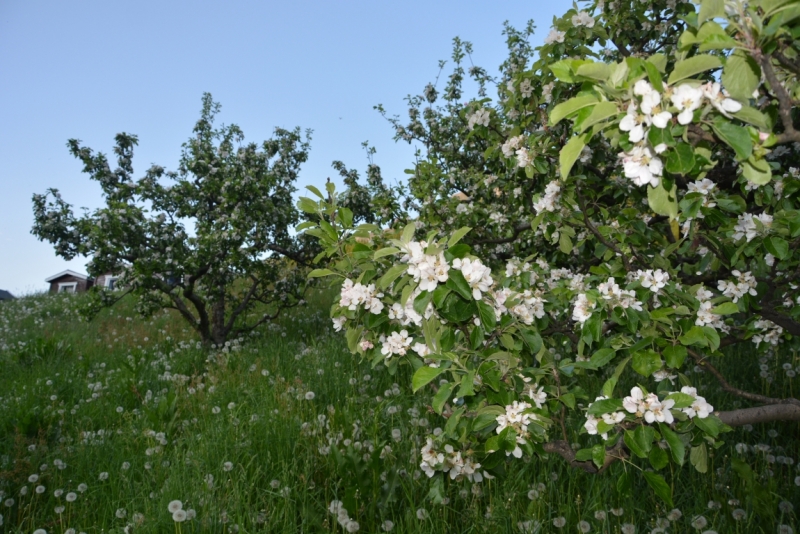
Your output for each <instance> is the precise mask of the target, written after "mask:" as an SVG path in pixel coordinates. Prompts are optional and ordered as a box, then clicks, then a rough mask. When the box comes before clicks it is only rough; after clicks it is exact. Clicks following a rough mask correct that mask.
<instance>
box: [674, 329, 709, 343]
mask: <svg viewBox="0 0 800 534" xmlns="http://www.w3.org/2000/svg"><path fill="white" fill-rule="evenodd" d="M678 341H680V342H681V345H687V346H688V345H700V346H703V347H705V346H706V345H707V344H708V341H707V340H706V335H705V333H704V332H703V329H702V328H700V327H699V326H693V327H692V328H691V329H690V330H689V331H688V332H686V333H685V334H683V335H682V336H680V337H679V338H678Z"/></svg>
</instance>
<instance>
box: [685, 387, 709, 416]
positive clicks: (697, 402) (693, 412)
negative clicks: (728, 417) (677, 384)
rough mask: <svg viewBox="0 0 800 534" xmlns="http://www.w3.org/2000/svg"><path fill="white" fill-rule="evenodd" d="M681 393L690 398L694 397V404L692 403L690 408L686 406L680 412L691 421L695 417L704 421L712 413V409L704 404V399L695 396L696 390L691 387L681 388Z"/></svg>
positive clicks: (707, 404) (706, 403)
mask: <svg viewBox="0 0 800 534" xmlns="http://www.w3.org/2000/svg"><path fill="white" fill-rule="evenodd" d="M681 393H684V394H686V395H689V396H690V397H694V402H692V404H691V406H687V407H686V408H683V409H682V410H681V411H682V412H683V413H685V414H686V415H687V416H689V418H691V419H693V418H695V417H697V418H699V419H705V418H706V417H708V416H709V415H710V414H712V413H713V412H714V407H713V406H711V405H710V404H709V403H708V402H706V399H705V398H704V397H701V396H700V395H698V394H697V389H696V388H693V387H691V386H683V387H682V388H681Z"/></svg>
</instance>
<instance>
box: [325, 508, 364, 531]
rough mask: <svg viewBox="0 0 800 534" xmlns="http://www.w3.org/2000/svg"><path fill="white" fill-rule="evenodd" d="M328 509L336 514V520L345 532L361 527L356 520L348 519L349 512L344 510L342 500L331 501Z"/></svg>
mask: <svg viewBox="0 0 800 534" xmlns="http://www.w3.org/2000/svg"><path fill="white" fill-rule="evenodd" d="M328 511H329V512H330V513H332V514H333V515H335V516H336V521H337V522H338V523H339V525H341V527H342V528H343V529H344V530H345V531H346V532H358V530H359V528H361V527H360V525H359V524H358V522H356V521H354V520H353V519H350V514H349V513H348V512H347V510H345V508H344V503H342V501H331V504H330V505H329V506H328Z"/></svg>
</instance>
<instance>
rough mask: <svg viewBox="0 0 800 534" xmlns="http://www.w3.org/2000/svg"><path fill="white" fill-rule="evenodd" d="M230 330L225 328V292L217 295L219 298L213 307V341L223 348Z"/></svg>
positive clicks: (215, 300)
mask: <svg viewBox="0 0 800 534" xmlns="http://www.w3.org/2000/svg"><path fill="white" fill-rule="evenodd" d="M227 330H228V329H227V328H225V290H224V289H223V290H222V291H220V292H219V293H218V294H217V298H216V299H214V302H213V303H212V305H211V341H212V342H213V343H214V344H215V345H217V346H222V345H224V344H225V340H226V338H227V337H228V331H227Z"/></svg>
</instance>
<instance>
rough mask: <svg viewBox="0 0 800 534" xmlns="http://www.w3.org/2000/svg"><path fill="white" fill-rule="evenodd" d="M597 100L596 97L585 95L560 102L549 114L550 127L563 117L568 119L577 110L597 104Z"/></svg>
mask: <svg viewBox="0 0 800 534" xmlns="http://www.w3.org/2000/svg"><path fill="white" fill-rule="evenodd" d="M599 100H600V99H599V98H598V97H597V96H594V95H586V96H576V97H573V98H570V99H569V100H567V101H566V102H562V103H561V104H559V105H557V106H556V107H554V108H553V111H551V112H550V125H551V126H555V125H556V124H558V123H559V122H560V121H561V119H563V118H564V117H568V116H569V115H571V114H572V113H575V112H576V111H578V110H579V109H582V108H585V107H586V106H591V105H592V104H595V103H597V102H598V101H599Z"/></svg>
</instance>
